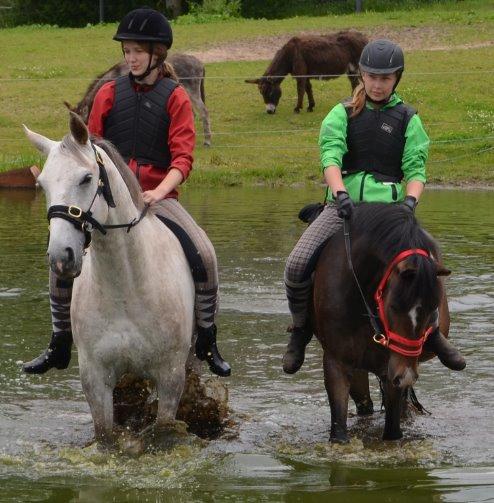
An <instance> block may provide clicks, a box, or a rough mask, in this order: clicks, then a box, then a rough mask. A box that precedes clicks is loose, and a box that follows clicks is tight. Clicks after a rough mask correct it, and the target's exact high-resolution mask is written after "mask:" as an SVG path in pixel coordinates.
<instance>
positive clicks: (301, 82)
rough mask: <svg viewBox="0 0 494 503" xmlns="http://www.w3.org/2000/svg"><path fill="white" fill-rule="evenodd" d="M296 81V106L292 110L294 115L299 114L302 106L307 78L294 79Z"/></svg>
mask: <svg viewBox="0 0 494 503" xmlns="http://www.w3.org/2000/svg"><path fill="white" fill-rule="evenodd" d="M296 80H297V106H296V107H295V108H294V109H293V111H294V112H295V113H297V114H298V113H300V110H302V106H303V104H304V94H305V87H306V85H307V84H306V82H307V78H306V77H296Z"/></svg>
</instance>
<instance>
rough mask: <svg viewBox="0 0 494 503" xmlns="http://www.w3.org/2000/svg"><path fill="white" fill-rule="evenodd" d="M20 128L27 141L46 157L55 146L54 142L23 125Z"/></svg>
mask: <svg viewBox="0 0 494 503" xmlns="http://www.w3.org/2000/svg"><path fill="white" fill-rule="evenodd" d="M22 127H23V128H24V132H25V133H26V136H27V138H28V140H29V141H30V142H31V143H32V144H33V145H34V146H35V147H36V148H37V149H38V150H39V151H40V152H41V153H42V154H44V155H48V154H49V153H50V150H51V149H52V147H53V146H55V145H56V144H57V142H56V141H53V140H50V139H49V138H46V136H43V135H41V134H38V133H35V132H34V131H31V130H30V129H29V128H28V127H27V126H26V125H25V124H23V125H22Z"/></svg>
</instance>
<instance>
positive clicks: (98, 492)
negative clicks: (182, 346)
mask: <svg viewBox="0 0 494 503" xmlns="http://www.w3.org/2000/svg"><path fill="white" fill-rule="evenodd" d="M321 195H322V190H319V189H317V188H311V189H276V190H274V189H268V188H255V189H231V190H227V191H225V190H208V191H207V192H198V191H195V192H194V193H193V194H192V193H185V194H184V197H183V198H182V201H183V203H184V205H185V206H186V207H187V208H188V209H189V210H190V211H191V213H192V214H193V215H194V216H195V217H196V218H197V220H198V222H200V224H201V225H202V226H203V227H204V228H205V229H206V230H207V232H208V234H209V235H210V237H211V239H212V241H213V243H214V244H215V246H216V249H217V252H218V258H219V263H220V275H221V278H220V279H221V306H220V309H221V316H220V332H219V337H220V339H221V347H222V351H223V352H224V353H225V358H227V359H228V360H231V361H232V362H234V369H233V370H234V373H233V376H232V377H231V378H230V379H229V380H228V383H229V388H230V396H231V407H232V411H233V412H232V417H233V419H234V421H235V423H236V424H235V426H234V427H233V431H230V432H229V434H228V435H227V436H224V437H223V438H220V439H218V440H215V441H213V442H210V443H209V444H208V446H207V447H200V448H199V447H191V446H188V447H185V446H184V447H182V448H178V450H177V451H173V452H169V453H161V454H156V455H147V456H145V457H141V458H139V459H133V458H129V457H122V456H118V455H102V454H101V453H98V452H96V451H94V448H93V447H92V446H90V447H87V448H83V446H84V445H86V444H87V443H89V442H90V440H91V437H92V423H91V417H90V415H89V411H88V407H87V405H86V402H85V401H84V398H83V395H82V392H81V388H80V384H79V380H78V369H77V363H76V358H74V359H73V362H72V365H71V366H70V368H69V369H68V370H67V371H63V372H50V373H48V374H46V375H44V376H31V377H27V376H24V375H22V374H21V373H20V366H19V362H20V361H22V360H26V359H28V358H31V357H32V356H33V355H35V354H38V352H39V351H40V350H41V349H42V348H44V347H45V346H46V344H47V342H48V338H49V333H50V320H49V318H50V316H49V306H48V298H47V291H48V287H47V267H46V263H45V260H44V253H45V247H46V230H47V229H46V219H45V208H44V198H43V197H42V195H40V194H38V195H36V194H35V193H34V192H30V191H9V192H0V236H1V238H0V256H1V258H2V266H1V269H0V326H1V335H0V348H1V354H0V358H1V365H0V488H1V489H2V497H1V498H0V499H2V500H3V499H5V500H6V501H8V500H9V499H18V500H20V501H21V500H24V501H26V500H35V499H37V500H40V501H43V500H49V501H69V500H70V501H81V502H83V501H84V502H85V501H112V500H115V501H151V500H152V501H183V500H184V499H187V500H190V501H208V500H213V499H215V500H217V499H218V498H219V499H224V500H229V499H231V500H239V499H241V500H243V501H249V500H252V501H257V500H259V499H261V500H263V501H280V500H284V501H285V500H286V501H301V500H307V501H323V500H325V501H326V500H327V498H328V497H331V500H332V501H340V500H341V501H343V499H344V498H345V501H352V502H353V501H354V502H358V501H374V500H375V501H380V502H382V501H391V500H393V498H395V499H396V498H398V497H400V496H401V495H403V494H404V491H407V493H406V494H407V496H408V495H410V500H412V499H413V501H419V502H420V501H424V502H426V501H427V502H428V501H431V502H432V501H487V500H488V497H490V496H488V495H490V494H491V492H492V487H491V486H492V485H493V476H492V459H493V454H494V453H493V448H494V429H493V426H492V425H493V422H492V415H493V412H494V406H493V404H492V400H491V399H490V397H492V396H493V394H492V392H493V387H494V379H493V377H492V362H493V356H494V355H493V352H494V349H493V345H492V342H491V341H492V326H493V322H494V310H493V306H494V301H493V297H494V273H493V257H494V253H493V251H494V242H493V232H492V231H493V225H492V214H493V210H494V203H493V198H492V193H491V192H476V193H475V208H472V206H471V204H470V203H471V200H472V199H471V198H472V195H471V193H465V192H459V191H428V192H427V194H426V195H425V197H424V198H423V200H422V201H421V204H420V206H419V208H418V215H419V217H420V218H421V219H422V220H423V222H424V225H425V227H426V228H427V229H429V230H430V231H431V232H432V233H433V234H434V235H435V236H436V237H437V238H438V240H439V241H440V243H441V245H442V248H443V252H444V262H445V265H446V266H447V267H449V268H451V269H452V270H453V274H452V276H451V277H450V279H448V293H449V297H450V306H451V311H452V329H451V337H452V338H453V339H454V340H455V343H456V344H457V345H458V346H459V347H460V348H461V349H462V350H463V351H464V352H465V353H466V355H467V357H468V366H467V369H466V370H465V371H464V372H462V373H452V372H450V371H448V370H447V369H445V368H444V367H442V366H441V365H440V364H439V363H438V362H437V361H432V362H429V363H427V364H425V365H423V366H422V368H421V375H420V379H419V382H418V386H417V393H418V395H419V399H420V400H421V402H422V403H423V405H424V406H425V407H426V408H427V409H428V410H430V411H431V412H432V415H431V416H419V417H415V418H413V419H411V420H408V421H406V422H405V424H404V434H405V438H406V440H404V441H402V442H399V443H391V444H389V443H386V444H384V443H383V442H381V440H380V435H381V433H382V426H383V421H384V420H383V417H382V414H381V413H379V412H376V413H375V414H374V415H373V416H372V417H370V418H366V419H357V418H355V417H354V416H353V417H351V418H350V421H349V427H350V433H351V435H352V442H351V443H350V445H349V446H332V445H329V444H328V443H327V439H328V436H329V431H328V429H329V407H328V405H327V397H326V393H325V390H324V385H323V380H322V367H321V352H320V348H319V347H318V344H317V343H316V342H312V343H311V344H310V345H309V348H308V356H307V363H306V364H305V365H304V367H303V369H302V370H301V371H300V372H299V373H298V374H297V375H296V376H286V375H283V373H282V371H281V355H282V353H283V350H284V345H285V343H286V335H285V333H284V330H285V327H286V326H287V324H288V321H289V317H288V311H287V306H286V303H285V298H284V292H283V284H282V278H283V267H284V260H285V258H286V257H287V255H288V253H289V252H290V251H291V249H292V247H293V245H294V243H295V241H296V240H297V238H298V237H299V235H300V234H301V232H302V230H303V224H301V223H299V222H297V221H296V218H295V217H296V214H297V212H298V209H299V207H300V206H302V205H303V204H305V203H308V202H313V201H315V200H318V199H320V198H321ZM467 203H468V204H467ZM373 398H374V402H375V404H376V409H378V405H379V403H380V398H379V394H378V389H377V386H376V384H375V383H373ZM352 411H353V409H352ZM452 465H454V466H457V467H466V466H468V467H469V468H454V469H453V468H451V466H452ZM164 490H166V492H163V491H164Z"/></svg>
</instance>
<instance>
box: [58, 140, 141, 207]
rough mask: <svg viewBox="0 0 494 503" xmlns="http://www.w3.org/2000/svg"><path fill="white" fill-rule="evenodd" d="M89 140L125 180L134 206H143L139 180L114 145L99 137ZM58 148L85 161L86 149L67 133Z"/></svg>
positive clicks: (86, 158)
mask: <svg viewBox="0 0 494 503" xmlns="http://www.w3.org/2000/svg"><path fill="white" fill-rule="evenodd" d="M91 141H93V143H94V144H95V145H97V146H98V147H100V148H102V149H103V150H104V151H105V152H106V154H107V155H108V157H109V158H110V159H111V161H112V162H113V164H114V165H115V167H116V168H117V171H118V172H119V173H120V176H121V177H122V180H123V181H124V182H125V185H126V186H127V189H128V191H129V193H130V197H131V198H132V202H133V203H134V205H135V207H136V208H137V209H138V210H139V211H141V210H142V209H143V208H144V200H143V198H142V191H141V187H140V186H139V182H138V181H137V178H136V177H135V176H134V173H132V171H131V169H130V168H129V167H128V166H127V164H126V162H125V161H124V160H123V159H122V156H121V155H120V154H119V153H118V151H117V149H116V147H115V146H114V145H113V144H112V143H110V142H109V141H107V140H103V139H101V138H91ZM60 148H61V149H62V150H64V149H67V150H68V151H69V152H70V153H72V154H73V155H75V156H76V157H78V158H79V159H80V160H81V162H83V163H87V160H88V154H87V151H85V150H83V147H82V146H81V145H80V144H79V143H77V142H76V141H75V140H74V138H73V137H72V135H71V134H67V135H65V136H64V137H63V139H62V142H61V144H60Z"/></svg>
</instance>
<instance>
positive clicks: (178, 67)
mask: <svg viewBox="0 0 494 503" xmlns="http://www.w3.org/2000/svg"><path fill="white" fill-rule="evenodd" d="M167 61H168V63H170V64H171V65H172V66H173V68H174V70H175V73H176V74H177V77H178V80H179V82H180V84H182V85H183V87H184V88H185V90H186V91H187V94H188V95H189V97H190V99H191V101H192V106H193V107H194V110H195V111H196V112H197V113H198V114H199V116H200V117H201V120H202V126H203V129H204V145H206V146H207V147H209V146H210V145H211V121H210V119H209V111H208V109H207V108H206V105H205V100H206V97H205V94H204V77H205V75H206V70H205V68H204V65H203V64H202V62H201V61H199V60H198V59H197V58H196V57H195V56H190V55H189V54H180V53H174V54H170V56H169V57H168V59H167ZM128 73H129V69H128V67H127V65H126V63H125V62H124V61H121V62H120V63H117V64H116V65H114V66H112V67H111V68H110V69H109V70H107V71H106V72H103V73H102V74H101V75H98V76H97V77H96V79H95V80H94V81H93V82H92V83H91V84H90V85H89V87H88V88H87V90H86V93H85V94H84V97H83V98H82V100H81V101H80V102H79V103H78V104H77V105H76V106H75V107H74V108H72V107H70V105H68V104H67V106H68V107H69V108H70V109H71V110H73V111H74V112H76V113H77V114H78V115H79V116H80V117H82V120H83V121H84V122H85V123H86V124H87V121H88V118H89V113H90V112H91V108H92V106H93V100H94V97H95V96H96V93H97V92H98V89H99V88H100V87H101V86H102V85H103V84H104V83H105V82H108V81H109V80H114V79H116V78H117V77H120V76H122V75H127V74H128Z"/></svg>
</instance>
